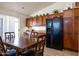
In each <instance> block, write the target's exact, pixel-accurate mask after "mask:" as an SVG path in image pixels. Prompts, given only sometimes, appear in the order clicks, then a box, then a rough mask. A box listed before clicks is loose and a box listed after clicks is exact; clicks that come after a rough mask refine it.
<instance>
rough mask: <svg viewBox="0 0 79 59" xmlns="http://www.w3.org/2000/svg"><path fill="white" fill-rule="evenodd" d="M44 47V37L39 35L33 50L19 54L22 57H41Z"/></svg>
mask: <svg viewBox="0 0 79 59" xmlns="http://www.w3.org/2000/svg"><path fill="white" fill-rule="evenodd" d="M44 45H45V35H41V36H39V37H38V38H37V44H36V45H35V47H34V48H32V49H29V50H28V51H24V52H22V53H21V55H22V56H43V53H44Z"/></svg>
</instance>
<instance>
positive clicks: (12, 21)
mask: <svg viewBox="0 0 79 59" xmlns="http://www.w3.org/2000/svg"><path fill="white" fill-rule="evenodd" d="M19 29H20V20H19V19H18V18H16V17H12V16H7V15H0V36H2V37H3V38H4V36H5V35H4V33H5V32H15V35H17V34H18V30H19Z"/></svg>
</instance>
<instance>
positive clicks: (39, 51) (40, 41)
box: [34, 35, 45, 56]
mask: <svg viewBox="0 0 79 59" xmlns="http://www.w3.org/2000/svg"><path fill="white" fill-rule="evenodd" d="M44 45H45V35H41V36H39V37H38V38H37V45H36V47H35V53H34V55H35V56H43V53H44Z"/></svg>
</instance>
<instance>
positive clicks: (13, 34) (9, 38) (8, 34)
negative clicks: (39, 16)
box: [5, 32, 15, 41]
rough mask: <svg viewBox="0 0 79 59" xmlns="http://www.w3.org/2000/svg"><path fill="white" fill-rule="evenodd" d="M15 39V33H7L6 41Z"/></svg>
mask: <svg viewBox="0 0 79 59" xmlns="http://www.w3.org/2000/svg"><path fill="white" fill-rule="evenodd" d="M13 38H15V33H14V32H5V41H6V40H7V39H8V40H11V39H13Z"/></svg>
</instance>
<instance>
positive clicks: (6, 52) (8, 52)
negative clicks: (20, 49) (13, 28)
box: [0, 36, 17, 56]
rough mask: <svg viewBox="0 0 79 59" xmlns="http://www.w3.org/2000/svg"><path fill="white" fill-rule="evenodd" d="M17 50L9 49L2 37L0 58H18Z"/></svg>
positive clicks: (0, 40) (0, 39)
mask: <svg viewBox="0 0 79 59" xmlns="http://www.w3.org/2000/svg"><path fill="white" fill-rule="evenodd" d="M16 55H17V54H16V49H7V48H5V46H4V43H3V41H2V38H1V36H0V56H16Z"/></svg>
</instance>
